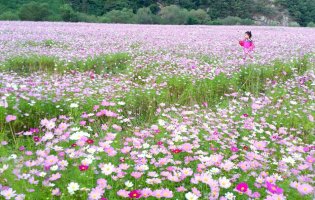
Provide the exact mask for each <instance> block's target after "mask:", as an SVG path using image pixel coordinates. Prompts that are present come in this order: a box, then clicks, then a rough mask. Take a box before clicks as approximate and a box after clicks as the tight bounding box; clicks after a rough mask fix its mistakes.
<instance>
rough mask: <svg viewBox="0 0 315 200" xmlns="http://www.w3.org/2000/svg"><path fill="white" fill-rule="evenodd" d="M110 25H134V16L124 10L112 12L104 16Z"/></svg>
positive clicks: (130, 11)
mask: <svg viewBox="0 0 315 200" xmlns="http://www.w3.org/2000/svg"><path fill="white" fill-rule="evenodd" d="M105 16H106V17H107V18H108V19H109V20H110V22H112V23H134V18H135V14H134V13H133V12H132V10H130V9H127V8H124V9H122V10H112V11H110V12H108V13H106V14H105Z"/></svg>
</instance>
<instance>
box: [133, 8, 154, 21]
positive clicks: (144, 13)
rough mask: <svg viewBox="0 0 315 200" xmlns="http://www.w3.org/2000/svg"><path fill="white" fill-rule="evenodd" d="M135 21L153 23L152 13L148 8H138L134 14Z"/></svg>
mask: <svg viewBox="0 0 315 200" xmlns="http://www.w3.org/2000/svg"><path fill="white" fill-rule="evenodd" d="M136 22H137V23H139V24H153V22H154V15H153V14H152V12H151V10H150V8H139V9H138V11H137V14H136Z"/></svg>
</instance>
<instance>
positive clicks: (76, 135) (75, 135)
mask: <svg viewBox="0 0 315 200" xmlns="http://www.w3.org/2000/svg"><path fill="white" fill-rule="evenodd" d="M83 136H85V137H87V138H88V137H90V134H89V133H87V132H84V131H78V132H75V133H73V134H72V135H71V136H70V140H79V139H80V138H82V137H83Z"/></svg>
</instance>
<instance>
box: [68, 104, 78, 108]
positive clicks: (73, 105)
mask: <svg viewBox="0 0 315 200" xmlns="http://www.w3.org/2000/svg"><path fill="white" fill-rule="evenodd" d="M77 107H79V105H78V104H76V103H71V104H70V108H77Z"/></svg>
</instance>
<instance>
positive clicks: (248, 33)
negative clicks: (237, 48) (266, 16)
mask: <svg viewBox="0 0 315 200" xmlns="http://www.w3.org/2000/svg"><path fill="white" fill-rule="evenodd" d="M245 34H247V35H248V36H249V39H250V38H252V32H251V31H246V32H245Z"/></svg>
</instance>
